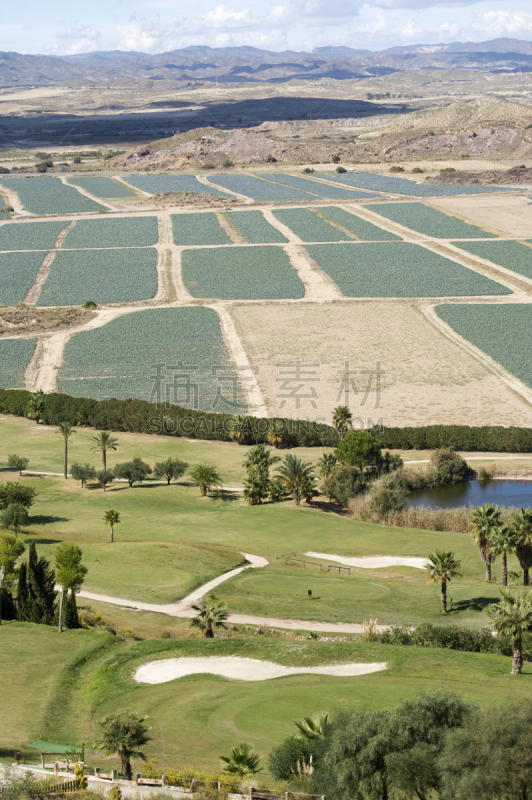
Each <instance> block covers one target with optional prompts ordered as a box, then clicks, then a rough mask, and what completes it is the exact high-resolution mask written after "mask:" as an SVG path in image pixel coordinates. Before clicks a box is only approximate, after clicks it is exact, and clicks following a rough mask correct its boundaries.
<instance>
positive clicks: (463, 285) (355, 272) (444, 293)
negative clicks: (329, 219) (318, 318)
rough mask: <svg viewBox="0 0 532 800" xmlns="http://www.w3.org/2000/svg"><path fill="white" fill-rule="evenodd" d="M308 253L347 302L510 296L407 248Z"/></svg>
mask: <svg viewBox="0 0 532 800" xmlns="http://www.w3.org/2000/svg"><path fill="white" fill-rule="evenodd" d="M306 250H307V252H308V254H309V255H310V257H311V258H313V259H314V261H315V262H316V263H317V264H318V266H319V267H320V268H321V269H322V270H323V271H324V272H326V273H327V274H328V275H329V276H330V277H331V278H332V280H333V281H334V282H335V283H336V284H337V286H338V288H339V289H340V291H341V292H342V294H344V295H345V296H346V297H458V296H461V297H467V296H473V295H504V294H511V290H510V289H507V288H506V287H505V286H502V285H501V284H499V283H496V282H495V281H492V280H491V279H490V278H486V277H485V276H484V275H480V274H479V273H477V272H474V271H473V270H470V269H468V268H467V267H463V266H462V265H461V264H458V263H457V262H455V261H451V260H450V259H448V258H445V257H444V256H441V255H439V253H434V252H433V251H432V250H427V249H426V248H424V247H421V246H420V245H418V244H413V243H411V242H399V243H388V242H364V243H362V242H360V243H353V244H312V245H308V246H307V248H306Z"/></svg>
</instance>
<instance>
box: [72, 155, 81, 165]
mask: <svg viewBox="0 0 532 800" xmlns="http://www.w3.org/2000/svg"><path fill="white" fill-rule="evenodd" d="M72 161H73V162H74V164H81V156H74V158H73V159H72Z"/></svg>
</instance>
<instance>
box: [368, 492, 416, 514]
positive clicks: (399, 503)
mask: <svg viewBox="0 0 532 800" xmlns="http://www.w3.org/2000/svg"><path fill="white" fill-rule="evenodd" d="M406 500H407V498H406V496H405V495H404V494H403V493H402V492H401V491H397V490H396V491H394V490H393V489H379V490H378V491H376V492H375V494H374V495H373V497H372V498H371V501H370V504H369V508H370V511H373V512H374V513H375V514H377V515H378V516H379V517H380V518H381V519H386V518H387V517H388V516H389V514H390V513H391V512H392V511H398V510H400V509H402V508H403V507H404V506H405V505H406Z"/></svg>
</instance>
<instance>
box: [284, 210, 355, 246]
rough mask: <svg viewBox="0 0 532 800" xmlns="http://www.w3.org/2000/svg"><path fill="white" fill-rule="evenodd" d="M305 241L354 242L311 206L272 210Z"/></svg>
mask: <svg viewBox="0 0 532 800" xmlns="http://www.w3.org/2000/svg"><path fill="white" fill-rule="evenodd" d="M272 213H273V215H274V217H276V218H277V219H278V220H279V222H282V223H283V225H286V226H287V227H288V228H290V230H291V231H292V232H293V233H295V235H296V236H298V237H299V238H300V239H301V241H303V242H352V241H353V239H352V237H351V236H348V235H347V234H346V233H344V232H343V231H341V230H339V229H338V228H335V227H334V226H333V225H329V223H328V222H325V220H323V219H321V218H320V217H318V215H317V214H314V212H313V211H312V210H311V209H310V208H281V209H277V210H275V211H273V212H272Z"/></svg>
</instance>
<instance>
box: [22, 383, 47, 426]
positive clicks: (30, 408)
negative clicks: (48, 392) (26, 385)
mask: <svg viewBox="0 0 532 800" xmlns="http://www.w3.org/2000/svg"><path fill="white" fill-rule="evenodd" d="M43 411H44V392H43V391H42V389H39V390H38V391H37V392H32V394H31V396H30V399H29V401H28V405H27V406H26V416H27V417H29V419H34V420H35V422H36V423H37V424H39V422H40V421H41V418H42V415H43Z"/></svg>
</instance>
